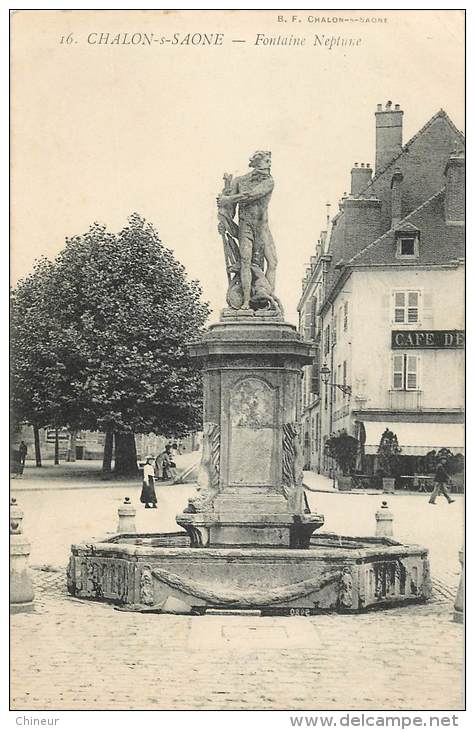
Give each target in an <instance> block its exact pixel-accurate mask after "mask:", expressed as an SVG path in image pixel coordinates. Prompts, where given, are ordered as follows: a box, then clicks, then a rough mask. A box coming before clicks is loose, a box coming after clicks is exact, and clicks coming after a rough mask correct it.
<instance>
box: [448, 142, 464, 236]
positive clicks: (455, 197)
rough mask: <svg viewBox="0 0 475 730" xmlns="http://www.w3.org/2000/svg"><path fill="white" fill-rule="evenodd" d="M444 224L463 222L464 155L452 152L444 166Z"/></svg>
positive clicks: (461, 152)
mask: <svg viewBox="0 0 475 730" xmlns="http://www.w3.org/2000/svg"><path fill="white" fill-rule="evenodd" d="M445 222H446V223H448V224H449V225H463V223H464V222H465V153H464V152H463V150H462V151H455V152H452V154H451V155H450V157H449V159H448V162H447V165H446V166H445Z"/></svg>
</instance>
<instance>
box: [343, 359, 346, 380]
mask: <svg viewBox="0 0 475 730" xmlns="http://www.w3.org/2000/svg"><path fill="white" fill-rule="evenodd" d="M346 377H347V367H346V360H344V361H343V385H346Z"/></svg>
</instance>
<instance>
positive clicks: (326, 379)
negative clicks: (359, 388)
mask: <svg viewBox="0 0 475 730" xmlns="http://www.w3.org/2000/svg"><path fill="white" fill-rule="evenodd" d="M330 376H331V370H330V368H329V367H328V366H327V364H326V362H324V363H323V365H322V367H321V368H320V377H321V379H322V383H324V384H325V385H330V387H331V388H339V389H340V390H341V392H342V393H344V394H345V395H351V385H346V384H343V385H341V384H340V383H331V382H330Z"/></svg>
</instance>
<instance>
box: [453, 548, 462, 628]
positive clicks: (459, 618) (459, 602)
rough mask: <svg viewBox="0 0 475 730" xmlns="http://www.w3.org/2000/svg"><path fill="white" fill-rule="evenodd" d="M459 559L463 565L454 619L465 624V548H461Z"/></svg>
mask: <svg viewBox="0 0 475 730" xmlns="http://www.w3.org/2000/svg"><path fill="white" fill-rule="evenodd" d="M459 561H460V566H461V572H460V581H459V586H458V590H457V596H456V598H455V604H454V613H453V619H454V621H455V623H457V624H463V604H464V594H465V586H464V570H463V564H464V551H463V549H462V550H459Z"/></svg>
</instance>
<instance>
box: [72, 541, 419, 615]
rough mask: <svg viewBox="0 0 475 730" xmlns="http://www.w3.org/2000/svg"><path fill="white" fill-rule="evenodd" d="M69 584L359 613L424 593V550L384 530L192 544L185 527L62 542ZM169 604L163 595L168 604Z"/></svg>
mask: <svg viewBox="0 0 475 730" xmlns="http://www.w3.org/2000/svg"><path fill="white" fill-rule="evenodd" d="M68 590H69V593H70V594H71V595H73V596H76V597H78V598H84V599H91V600H97V601H105V602H108V603H111V604H115V605H118V606H122V607H123V608H124V609H127V610H134V611H155V612H161V611H162V610H165V611H166V610H167V608H166V604H167V601H169V600H170V599H172V600H173V601H174V603H175V604H177V603H178V604H179V605H180V606H181V607H182V611H181V612H183V613H196V614H200V613H205V612H206V611H207V610H212V611H216V610H221V611H224V612H232V611H236V610H240V611H251V610H252V611H259V612H260V613H261V615H314V614H318V613H321V612H329V611H338V612H358V611H364V610H366V609H369V608H374V607H390V606H394V605H400V604H403V603H410V602H421V601H425V600H427V599H428V598H429V597H430V595H431V583H430V569H429V561H428V551H427V549H425V548H422V547H420V546H417V545H402V544H401V543H398V542H397V541H395V540H393V539H390V538H376V537H365V538H359V537H347V536H339V535H335V534H334V533H319V534H318V535H315V536H313V537H312V538H311V540H310V545H309V547H308V548H306V549H299V548H297V549H295V548H294V549H292V548H288V547H272V548H265V547H262V546H257V545H256V546H252V545H251V546H245V547H242V546H241V547H221V548H206V547H202V548H197V547H191V545H190V538H189V537H188V535H187V534H186V533H184V532H176V533H167V534H165V533H162V534H160V533H153V534H119V535H114V536H113V537H107V538H104V539H103V540H100V541H98V542H95V543H93V544H91V543H89V544H88V543H84V544H77V545H72V546H71V558H70V563H69V567H68ZM167 605H168V604H167Z"/></svg>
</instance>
